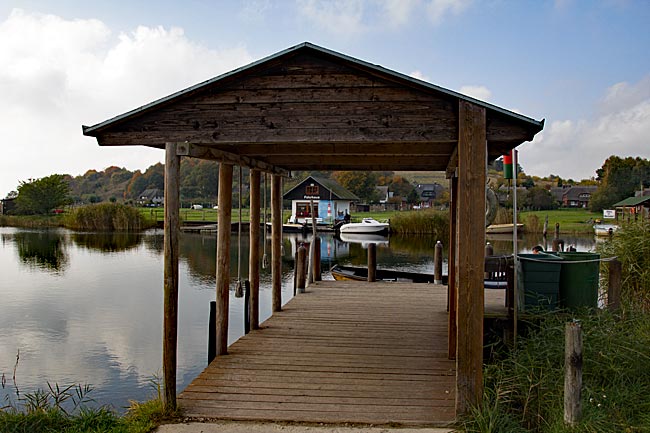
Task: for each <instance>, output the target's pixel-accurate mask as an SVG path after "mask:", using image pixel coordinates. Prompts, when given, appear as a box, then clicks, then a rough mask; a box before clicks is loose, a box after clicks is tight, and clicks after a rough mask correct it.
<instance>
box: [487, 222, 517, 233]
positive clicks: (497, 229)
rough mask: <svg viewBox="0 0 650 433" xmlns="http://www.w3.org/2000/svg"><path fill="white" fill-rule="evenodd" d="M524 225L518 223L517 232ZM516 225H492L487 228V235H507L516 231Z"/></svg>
mask: <svg viewBox="0 0 650 433" xmlns="http://www.w3.org/2000/svg"><path fill="white" fill-rule="evenodd" d="M523 226H524V225H523V224H522V223H517V230H520V229H521V228H522V227H523ZM514 228H515V225H514V224H512V223H510V224H491V225H489V226H487V227H486V228H485V233H486V234H507V233H510V234H512V232H513V231H514Z"/></svg>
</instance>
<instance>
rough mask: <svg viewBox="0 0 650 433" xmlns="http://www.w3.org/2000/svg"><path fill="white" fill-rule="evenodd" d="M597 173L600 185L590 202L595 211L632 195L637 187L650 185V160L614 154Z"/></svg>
mask: <svg viewBox="0 0 650 433" xmlns="http://www.w3.org/2000/svg"><path fill="white" fill-rule="evenodd" d="M596 174H597V175H598V180H599V181H600V186H599V187H598V189H597V190H596V192H595V193H594V194H593V195H592V196H591V200H590V202H589V207H590V209H591V210H592V211H594V212H597V211H601V210H603V209H605V208H608V207H610V206H611V205H612V204H614V203H616V202H618V201H621V200H623V199H625V198H627V197H630V196H632V195H633V194H634V191H635V190H636V189H637V188H639V189H640V188H641V187H647V186H650V160H647V159H642V158H638V157H637V158H632V157H627V158H620V157H618V156H614V155H612V156H610V157H609V158H607V160H605V163H604V164H603V166H602V167H601V168H599V169H598V170H596Z"/></svg>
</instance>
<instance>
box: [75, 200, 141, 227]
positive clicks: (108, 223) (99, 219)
mask: <svg viewBox="0 0 650 433" xmlns="http://www.w3.org/2000/svg"><path fill="white" fill-rule="evenodd" d="M64 225H65V227H67V228H69V229H72V230H81V231H138V230H144V229H146V228H149V227H152V226H153V222H152V221H149V220H148V219H147V218H146V217H145V216H144V215H142V214H141V213H140V212H139V211H138V209H136V208H133V207H130V206H126V205H123V204H118V203H101V204H95V205H89V206H83V207H79V208H76V209H74V210H72V211H71V212H69V213H68V214H67V215H66V216H65V218H64Z"/></svg>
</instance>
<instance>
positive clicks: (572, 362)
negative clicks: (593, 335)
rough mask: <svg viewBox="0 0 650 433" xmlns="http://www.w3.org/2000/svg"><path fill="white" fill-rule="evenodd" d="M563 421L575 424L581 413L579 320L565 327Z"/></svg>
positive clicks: (580, 334) (580, 341)
mask: <svg viewBox="0 0 650 433" xmlns="http://www.w3.org/2000/svg"><path fill="white" fill-rule="evenodd" d="M564 344H565V347H564V422H565V423H567V424H569V425H572V426H573V425H575V424H576V423H577V422H578V420H579V419H580V416H581V414H582V405H581V398H582V328H581V326H580V322H575V321H574V322H569V323H567V324H566V327H565V343H564Z"/></svg>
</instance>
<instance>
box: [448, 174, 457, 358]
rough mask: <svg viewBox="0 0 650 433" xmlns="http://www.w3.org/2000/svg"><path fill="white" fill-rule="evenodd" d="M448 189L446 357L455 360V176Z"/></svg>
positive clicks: (450, 180)
mask: <svg viewBox="0 0 650 433" xmlns="http://www.w3.org/2000/svg"><path fill="white" fill-rule="evenodd" d="M449 189H450V190H451V194H450V195H449V196H450V199H451V202H450V203H449V256H448V257H449V258H448V259H447V274H448V276H447V306H448V308H447V309H448V310H449V326H448V327H447V328H448V336H447V338H448V344H447V357H448V358H449V359H456V332H457V329H456V287H458V280H457V279H456V261H457V260H456V258H457V251H458V247H457V245H456V242H457V236H456V231H457V221H456V220H457V218H458V209H457V206H458V178H457V177H456V176H454V177H452V178H451V179H449Z"/></svg>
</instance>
